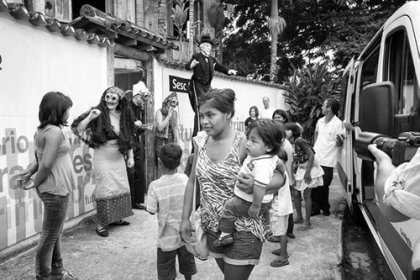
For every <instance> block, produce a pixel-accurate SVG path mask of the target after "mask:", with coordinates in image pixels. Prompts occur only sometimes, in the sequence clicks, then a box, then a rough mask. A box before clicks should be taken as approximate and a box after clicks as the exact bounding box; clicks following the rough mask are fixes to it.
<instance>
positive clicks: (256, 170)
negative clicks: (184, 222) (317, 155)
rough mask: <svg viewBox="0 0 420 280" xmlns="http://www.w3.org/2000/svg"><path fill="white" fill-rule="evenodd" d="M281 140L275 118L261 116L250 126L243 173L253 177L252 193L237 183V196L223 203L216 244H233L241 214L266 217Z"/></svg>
mask: <svg viewBox="0 0 420 280" xmlns="http://www.w3.org/2000/svg"><path fill="white" fill-rule="evenodd" d="M282 140H283V133H282V131H281V128H280V127H279V126H278V125H277V124H276V123H275V122H274V121H273V120H267V119H260V120H256V121H254V122H252V123H251V124H250V125H249V127H248V130H247V142H246V152H247V154H248V156H247V157H246V159H245V160H244V162H243V164H242V167H241V170H240V173H243V174H245V175H252V176H253V177H254V186H253V192H252V193H251V194H248V193H245V192H243V191H241V190H240V189H239V188H238V187H236V186H235V188H234V193H235V196H234V197H233V198H231V199H229V200H227V201H226V203H225V205H224V208H223V211H222V215H221V217H220V221H219V229H220V231H221V234H220V237H219V238H218V239H216V240H215V241H214V243H213V245H214V246H228V245H230V244H232V243H233V236H232V233H233V231H234V229H235V220H236V218H237V217H238V216H250V217H251V218H257V217H258V215H264V216H266V215H265V214H266V213H267V212H268V209H269V205H270V202H271V200H272V199H273V194H265V189H266V186H267V185H268V184H269V183H270V182H271V179H272V177H273V173H274V170H275V169H276V166H277V164H278V161H279V158H278V157H277V153H278V151H279V149H280V146H281V142H282Z"/></svg>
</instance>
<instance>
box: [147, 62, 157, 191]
mask: <svg viewBox="0 0 420 280" xmlns="http://www.w3.org/2000/svg"><path fill="white" fill-rule="evenodd" d="M145 66H146V77H147V78H146V85H147V87H148V88H149V89H150V92H151V98H150V102H149V103H147V104H146V109H145V110H146V113H145V123H154V122H155V89H154V87H153V85H154V73H153V56H150V57H149V59H148V60H147V61H146V63H145ZM144 138H145V141H144V142H145V147H144V151H145V152H144V157H145V168H144V172H145V178H146V186H149V184H150V182H152V181H153V180H155V179H156V165H157V164H156V159H155V134H154V131H153V130H152V131H150V130H146V131H145V137H144Z"/></svg>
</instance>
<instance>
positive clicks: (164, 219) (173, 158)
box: [147, 143, 197, 280]
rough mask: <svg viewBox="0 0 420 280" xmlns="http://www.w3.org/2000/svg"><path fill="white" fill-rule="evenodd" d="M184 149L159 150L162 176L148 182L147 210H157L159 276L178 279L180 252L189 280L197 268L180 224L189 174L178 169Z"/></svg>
mask: <svg viewBox="0 0 420 280" xmlns="http://www.w3.org/2000/svg"><path fill="white" fill-rule="evenodd" d="M181 156H182V150H181V147H180V146H179V145H178V144H174V143H170V144H166V145H164V146H163V147H162V148H161V150H160V153H159V159H158V161H159V162H158V164H159V168H160V169H161V171H162V176H161V177H160V178H159V179H158V180H155V181H153V182H151V183H150V185H149V191H148V193H147V211H148V212H149V213H151V214H156V213H157V214H158V216H157V218H158V224H159V229H158V238H157V247H158V248H157V272H158V279H175V278H176V268H175V259H176V256H178V263H179V272H180V273H181V274H183V275H184V277H185V279H186V280H189V279H192V275H194V274H195V273H196V272H197V269H196V267H195V260H194V255H193V254H191V253H190V252H188V251H187V249H186V248H185V244H184V243H183V242H182V241H181V236H180V234H179V227H180V225H181V218H182V208H183V204H184V193H185V186H186V185H187V181H188V177H187V175H185V174H181V173H177V167H178V166H179V164H180V162H181Z"/></svg>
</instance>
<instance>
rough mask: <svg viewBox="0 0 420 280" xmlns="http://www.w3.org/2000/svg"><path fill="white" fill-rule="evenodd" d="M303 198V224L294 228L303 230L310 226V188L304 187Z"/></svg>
mask: <svg viewBox="0 0 420 280" xmlns="http://www.w3.org/2000/svg"><path fill="white" fill-rule="evenodd" d="M303 199H304V200H305V219H304V220H303V225H301V226H300V227H297V228H296V230H300V231H305V230H309V229H311V228H312V225H311V220H310V219H311V213H312V201H311V189H310V188H306V189H305V190H304V191H303Z"/></svg>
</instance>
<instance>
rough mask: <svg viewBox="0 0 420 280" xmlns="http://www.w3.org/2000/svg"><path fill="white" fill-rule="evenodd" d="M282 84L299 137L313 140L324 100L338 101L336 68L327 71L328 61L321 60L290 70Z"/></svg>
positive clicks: (338, 91)
mask: <svg viewBox="0 0 420 280" xmlns="http://www.w3.org/2000/svg"><path fill="white" fill-rule="evenodd" d="M286 87H287V90H288V92H287V93H285V94H284V96H285V102H286V103H287V104H288V105H289V106H290V109H289V114H290V116H292V118H293V120H294V121H296V122H299V123H300V124H301V125H302V126H303V135H302V136H303V138H305V139H307V140H308V141H310V142H311V143H313V136H314V132H315V125H316V122H317V120H318V119H319V118H320V117H322V104H323V103H324V100H325V99H326V98H328V97H335V98H337V99H338V101H339V102H340V103H341V94H340V89H341V75H339V71H338V70H336V71H328V61H325V62H323V63H317V64H313V65H309V66H307V67H305V68H300V69H294V71H293V75H292V77H291V78H290V79H289V81H288V82H286Z"/></svg>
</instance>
